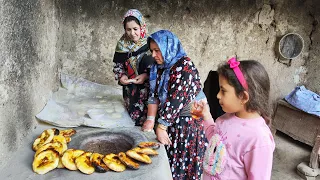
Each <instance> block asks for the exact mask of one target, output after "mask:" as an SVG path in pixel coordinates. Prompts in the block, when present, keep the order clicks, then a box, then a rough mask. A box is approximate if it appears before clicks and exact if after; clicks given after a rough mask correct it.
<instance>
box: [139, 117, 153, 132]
mask: <svg viewBox="0 0 320 180" xmlns="http://www.w3.org/2000/svg"><path fill="white" fill-rule="evenodd" d="M153 127H154V120H146V121H145V122H144V123H143V126H142V131H145V132H150V131H152V129H153Z"/></svg>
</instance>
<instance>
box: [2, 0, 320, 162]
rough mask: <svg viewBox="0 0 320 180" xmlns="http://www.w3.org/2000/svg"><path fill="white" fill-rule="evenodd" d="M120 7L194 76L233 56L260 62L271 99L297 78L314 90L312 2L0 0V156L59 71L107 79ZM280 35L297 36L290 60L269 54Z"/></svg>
mask: <svg viewBox="0 0 320 180" xmlns="http://www.w3.org/2000/svg"><path fill="white" fill-rule="evenodd" d="M130 8H137V9H139V10H140V11H141V12H142V13H143V14H144V15H145V17H146V20H147V25H148V30H149V32H150V33H152V32H155V31H157V30H160V29H169V30H171V31H173V32H174V33H175V34H177V36H178V37H179V38H180V39H181V41H182V44H183V46H184V48H185V50H186V52H187V54H188V55H189V56H190V57H191V59H192V60H193V61H194V63H195V64H196V66H197V68H198V69H199V71H200V74H201V77H202V82H204V80H205V79H206V77H207V74H208V72H209V71H210V70H215V69H216V68H217V66H218V64H220V63H221V62H224V61H225V60H227V58H228V57H231V56H233V55H237V57H238V58H239V59H240V60H244V59H255V60H258V61H260V62H261V63H262V64H263V65H264V66H265V67H266V69H267V71H268V72H269V75H270V79H271V84H272V93H271V97H272V101H273V102H274V101H275V100H277V99H279V98H283V97H284V96H285V95H287V94H288V93H289V92H291V91H292V90H293V88H294V87H295V86H297V85H301V84H304V85H306V86H307V88H309V89H311V90H313V91H315V92H317V93H320V83H319V82H320V76H319V69H320V63H319V60H318V59H319V56H320V53H319V51H320V46H319V43H320V33H319V32H320V30H319V25H318V23H319V21H320V14H319V13H320V1H313V0H290V1H289V0H269V1H268V0H238V1H235V0H227V1H222V0H220V1H213V0H198V1H194V0H193V1H191V0H159V1H151V0H132V1H122V0H113V1H105V0H90V1H89V0H67V1H66V0H44V1H40V0H24V1H17V0H11V1H9V0H0V25H1V26H0V56H1V63H0V123H1V126H0V142H1V143H0V158H6V157H9V156H10V154H11V153H12V152H14V151H15V149H17V148H18V147H19V145H20V144H21V142H22V141H23V140H24V137H25V136H27V135H28V133H29V132H30V131H32V130H33V128H35V127H36V125H37V121H36V120H35V115H36V114H37V113H39V112H40V111H41V109H42V108H43V107H44V105H45V103H46V102H47V100H48V99H49V98H50V96H51V94H52V92H53V91H55V90H56V89H57V88H58V86H59V76H58V75H59V73H60V72H64V73H67V74H70V75H75V76H79V77H83V78H86V79H88V80H91V81H94V82H98V83H102V84H114V85H115V84H116V82H115V81H114V75H113V73H112V65H113V63H112V58H113V54H114V49H115V46H116V42H117V40H118V39H119V38H120V37H121V35H122V33H123V32H124V31H123V25H122V24H121V20H122V16H123V14H124V13H125V12H126V11H127V10H128V9H130ZM289 32H295V33H298V34H300V35H301V36H302V37H303V39H304V49H303V50H304V51H303V53H302V54H301V55H300V56H299V57H298V58H296V59H294V60H292V63H291V66H287V65H286V63H287V61H283V60H281V62H282V63H281V62H279V60H278V59H279V55H278V54H277V49H278V46H277V45H278V42H279V39H280V38H281V37H282V36H283V35H285V34H286V33H289ZM28 148H31V147H28ZM3 163H5V162H4V161H0V166H1V165H2V164H3Z"/></svg>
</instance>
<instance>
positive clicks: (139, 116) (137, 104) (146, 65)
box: [113, 45, 153, 126]
mask: <svg viewBox="0 0 320 180" xmlns="http://www.w3.org/2000/svg"><path fill="white" fill-rule="evenodd" d="M148 50H149V48H148V46H147V45H145V46H142V47H141V48H140V49H138V50H137V51H136V52H133V53H118V52H116V53H115V55H114V60H113V61H114V67H113V72H114V73H115V79H116V80H118V81H119V80H120V78H121V77H122V76H123V75H126V76H128V78H134V72H133V71H130V70H131V68H130V67H129V66H130V63H129V61H128V59H129V58H130V57H131V56H138V55H141V54H142V53H144V55H143V57H142V59H141V61H140V63H139V64H137V71H138V73H139V75H140V74H143V73H149V69H150V65H151V64H153V59H152V57H151V56H149V55H147V51H148ZM119 84H120V83H119ZM120 85H121V84H120ZM122 86H123V88H122V95H123V99H124V105H125V107H126V109H127V111H128V113H129V115H130V117H131V118H132V119H133V120H134V121H135V125H136V126H142V125H143V123H144V121H145V119H146V115H147V100H148V95H149V81H148V80H146V81H145V82H144V83H143V84H128V85H122Z"/></svg>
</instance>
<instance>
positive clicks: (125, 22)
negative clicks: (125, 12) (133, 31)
mask: <svg viewBox="0 0 320 180" xmlns="http://www.w3.org/2000/svg"><path fill="white" fill-rule="evenodd" d="M130 21H134V22H136V23H137V24H138V25H139V26H141V24H140V22H139V20H138V19H137V18H136V17H134V16H127V17H126V18H124V20H123V28H124V29H126V24H127V23H128V22H130Z"/></svg>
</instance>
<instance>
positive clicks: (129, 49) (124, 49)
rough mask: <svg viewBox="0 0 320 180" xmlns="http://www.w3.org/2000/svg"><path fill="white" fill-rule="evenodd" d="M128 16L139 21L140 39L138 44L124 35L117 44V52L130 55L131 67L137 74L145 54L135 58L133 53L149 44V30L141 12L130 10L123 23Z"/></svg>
mask: <svg viewBox="0 0 320 180" xmlns="http://www.w3.org/2000/svg"><path fill="white" fill-rule="evenodd" d="M128 16H133V17H135V18H137V19H138V21H139V23H140V32H141V34H140V39H139V41H138V42H136V43H135V42H133V41H131V40H130V39H129V38H128V37H127V36H126V33H124V34H123V35H122V37H121V38H120V40H119V41H118V43H117V47H116V52H117V53H128V58H129V59H128V60H129V62H130V65H131V66H132V69H133V70H134V71H135V72H136V74H138V73H137V67H138V64H139V62H140V60H141V58H142V57H143V55H144V53H141V54H138V55H136V56H133V55H132V53H133V52H136V51H137V50H139V49H140V48H141V47H143V46H145V45H146V44H147V38H146V36H147V29H146V23H145V21H144V18H143V16H142V14H141V12H140V11H138V10H137V9H130V10H129V11H127V12H126V14H125V15H124V17H123V19H122V23H124V19H125V18H126V17H128Z"/></svg>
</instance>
